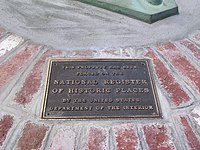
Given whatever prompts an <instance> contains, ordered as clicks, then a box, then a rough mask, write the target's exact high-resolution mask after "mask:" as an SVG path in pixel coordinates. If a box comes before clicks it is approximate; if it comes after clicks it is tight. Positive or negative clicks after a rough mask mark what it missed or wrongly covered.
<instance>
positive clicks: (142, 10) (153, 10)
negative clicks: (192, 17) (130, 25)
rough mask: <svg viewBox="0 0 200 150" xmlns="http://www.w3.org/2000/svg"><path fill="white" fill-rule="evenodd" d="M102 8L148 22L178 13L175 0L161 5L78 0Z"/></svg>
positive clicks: (141, 0) (132, 0) (129, 0)
mask: <svg viewBox="0 0 200 150" xmlns="http://www.w3.org/2000/svg"><path fill="white" fill-rule="evenodd" d="M78 1H80V2H83V3H87V4H91V5H94V6H97V7H100V8H104V9H107V10H110V11H114V12H117V13H120V14H123V15H126V16H129V17H132V18H136V19H139V20H142V21H144V22H147V23H153V22H155V21H158V20H161V19H164V18H166V17H169V16H172V15H176V14H178V6H177V4H176V3H175V1H174V0H163V2H162V4H160V5H152V4H150V3H148V2H147V1H145V0H126V1H122V0H78Z"/></svg>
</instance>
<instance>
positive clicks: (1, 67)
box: [0, 43, 39, 90]
mask: <svg viewBox="0 0 200 150" xmlns="http://www.w3.org/2000/svg"><path fill="white" fill-rule="evenodd" d="M38 47H39V46H38V45H33V44H30V43H28V44H26V46H24V47H23V48H22V49H21V50H20V51H19V52H18V53H17V54H16V55H14V56H13V57H11V58H10V59H9V60H8V61H6V62H4V63H2V64H0V74H1V82H0V90H1V89H2V88H3V87H4V86H5V85H6V84H7V83H8V82H9V81H10V80H11V79H12V77H13V76H14V75H16V74H17V73H18V72H20V71H21V70H22V69H23V68H24V67H25V66H26V64H27V63H28V62H29V61H30V59H31V58H33V56H34V54H35V53H37V51H38Z"/></svg>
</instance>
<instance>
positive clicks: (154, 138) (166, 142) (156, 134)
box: [143, 124, 176, 150]
mask: <svg viewBox="0 0 200 150" xmlns="http://www.w3.org/2000/svg"><path fill="white" fill-rule="evenodd" d="M143 131H144V136H145V140H146V142H147V145H148V148H149V149H150V150H174V149H176V147H175V144H174V142H173V141H172V138H171V131H170V129H169V128H168V127H167V126H166V125H164V124H162V125H161V124H153V125H146V126H144V127H143Z"/></svg>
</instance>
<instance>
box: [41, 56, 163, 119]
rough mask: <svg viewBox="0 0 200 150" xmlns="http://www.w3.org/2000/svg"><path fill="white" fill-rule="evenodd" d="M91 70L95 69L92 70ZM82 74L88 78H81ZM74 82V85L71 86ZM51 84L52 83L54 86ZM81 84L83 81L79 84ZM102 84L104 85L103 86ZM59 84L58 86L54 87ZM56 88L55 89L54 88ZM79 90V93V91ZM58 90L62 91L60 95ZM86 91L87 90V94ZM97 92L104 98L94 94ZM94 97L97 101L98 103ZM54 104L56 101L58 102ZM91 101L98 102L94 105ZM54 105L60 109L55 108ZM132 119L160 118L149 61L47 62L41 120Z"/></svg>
mask: <svg viewBox="0 0 200 150" xmlns="http://www.w3.org/2000/svg"><path fill="white" fill-rule="evenodd" d="M88 64H90V65H88ZM86 66H89V67H90V69H88V68H87V69H85V68H86ZM95 66H96V68H95ZM81 67H82V68H81ZM91 67H94V68H93V69H91ZM91 70H92V71H91ZM81 71H82V72H81ZM84 71H86V73H87V74H83V73H85V72H84ZM87 71H88V72H87ZM81 73H82V74H81ZM95 73H96V74H95ZM114 73H115V75H114ZM88 74H89V75H88ZM132 75H134V76H137V78H132ZM142 75H143V76H144V77H143V78H142V77H141V76H142ZM57 78H58V79H57ZM96 78H98V79H96ZM63 80H65V81H68V83H65V84H64V85H63V83H62V84H61V81H63ZM75 80H76V81H77V83H74V81H75ZM51 81H54V83H52V82H51ZM55 81H56V83H55ZM58 81H59V82H58ZM72 81H73V82H72ZM80 81H82V84H81V83H80ZM86 81H88V83H86ZM89 81H90V82H89ZM100 81H101V82H100ZM108 81H110V82H108ZM136 81H137V82H136ZM96 82H98V83H96ZM103 82H106V83H104V84H103ZM58 83H60V85H57V84H58ZM120 83H121V84H120ZM55 84H56V85H55ZM70 84H71V85H70ZM107 84H109V85H107ZM113 84H114V85H113ZM55 86H56V87H58V88H53V87H55ZM79 87H80V89H81V90H79ZM81 87H82V88H81ZM83 87H84V88H83ZM96 87H98V90H96V91H94V90H93V89H95V88H96ZM106 88H107V91H106V90H105V89H106ZM59 89H61V90H60V91H59ZM85 89H90V91H88V90H85ZM102 89H103V90H102ZM84 90H85V91H84ZM72 91H73V92H72ZM97 91H98V92H102V93H103V94H101V93H97ZM59 92H60V93H59ZM82 93H83V94H82ZM116 93H118V94H116ZM120 93H121V94H120ZM70 95H71V96H70ZM120 95H125V96H121V97H122V98H121V97H120ZM127 95H128V96H127ZM135 95H136V96H135ZM73 96H74V97H73ZM97 97H100V98H99V99H101V100H99V99H98V98H97ZM124 97H125V98H124ZM66 99H70V102H69V100H68V102H67V103H66V101H67V100H66ZM149 99H150V100H149ZM57 100H59V101H58V102H57ZM64 100H65V102H64ZM109 100H110V102H111V104H110V103H109ZM83 101H84V102H83ZM92 101H97V103H94V102H92ZM99 101H100V105H99ZM105 101H106V102H105ZM57 103H58V105H59V106H57ZM60 103H62V104H60ZM113 103H115V105H114V104H113ZM138 103H139V104H138ZM52 104H53V105H52ZM54 104H55V106H54ZM116 104H117V105H116ZM49 105H51V106H49ZM89 105H90V106H89ZM75 107H76V108H75ZM98 107H99V108H98ZM101 107H102V108H101ZM97 108H98V109H99V110H98V109H97ZM84 109H87V110H86V111H85V110H84ZM90 109H91V110H90ZM101 109H102V110H101ZM88 110H89V111H88ZM73 114H74V115H73ZM131 118H162V113H161V108H160V103H159V100H158V95H157V90H156V86H155V83H154V80H153V76H152V70H151V64H150V60H148V59H49V62H48V70H47V77H46V84H45V91H44V98H43V102H42V110H41V119H49V120H54V119H69V120H73V119H78V120H85V119H95V120H98V119H131Z"/></svg>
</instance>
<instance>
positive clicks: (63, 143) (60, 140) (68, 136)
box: [49, 125, 76, 150]
mask: <svg viewBox="0 0 200 150" xmlns="http://www.w3.org/2000/svg"><path fill="white" fill-rule="evenodd" d="M55 128H56V129H55V130H54V132H55V134H54V135H53V138H52V142H51V146H50V149H49V150H74V149H75V141H76V133H75V132H74V131H73V130H72V129H71V127H67V126H64V125H63V126H56V127H55Z"/></svg>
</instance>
